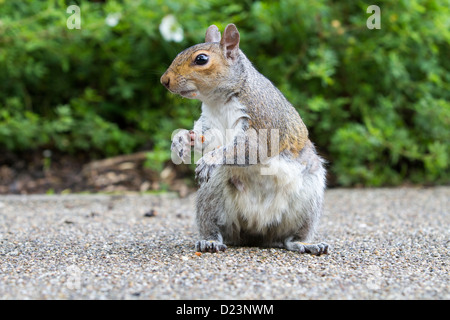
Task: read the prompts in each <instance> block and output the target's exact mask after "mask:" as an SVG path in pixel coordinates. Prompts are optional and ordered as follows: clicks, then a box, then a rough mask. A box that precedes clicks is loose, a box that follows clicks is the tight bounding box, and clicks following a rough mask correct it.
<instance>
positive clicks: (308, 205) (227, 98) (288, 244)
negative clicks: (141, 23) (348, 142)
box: [161, 24, 329, 255]
mask: <svg viewBox="0 0 450 320" xmlns="http://www.w3.org/2000/svg"><path fill="white" fill-rule="evenodd" d="M239 41H240V35H239V32H238V30H237V28H236V26H235V25H234V24H229V25H228V26H227V27H226V28H225V30H224V33H223V37H221V34H220V32H219V29H218V28H217V26H215V25H212V26H210V27H209V28H208V29H207V31H206V37H205V43H200V44H197V45H194V46H192V47H190V48H188V49H186V50H184V51H183V52H181V53H180V54H178V55H177V56H176V58H175V59H174V61H173V62H172V64H171V65H170V67H169V68H168V69H167V71H166V72H165V73H164V74H163V76H162V77H161V83H162V84H163V85H164V86H165V87H166V88H167V89H168V90H169V91H171V92H172V93H175V94H179V95H180V96H182V97H186V98H190V99H199V100H200V101H202V114H201V116H200V118H199V120H198V121H197V122H196V123H195V126H194V128H193V130H190V131H188V130H181V131H180V132H178V133H177V134H176V135H175V136H174V137H173V139H172V141H173V142H172V152H173V154H174V155H175V157H178V158H179V159H181V160H183V161H185V160H186V159H188V158H189V159H190V156H191V150H192V147H193V146H198V145H199V144H200V146H201V147H200V148H202V149H203V150H202V152H203V157H201V158H200V159H199V160H198V162H197V167H196V178H197V180H198V182H199V185H200V187H199V190H198V192H197V200H196V222H197V225H198V228H199V233H200V236H201V239H200V240H199V241H197V242H196V245H195V247H196V250H197V251H201V252H218V251H225V250H226V249H227V244H228V245H235V246H261V247H280V248H285V249H287V250H292V251H298V252H300V253H310V254H314V255H320V254H324V253H328V248H329V246H328V244H326V243H323V242H321V243H315V244H311V243H305V242H306V241H310V240H311V239H312V237H313V235H314V231H315V228H316V226H317V224H318V222H319V219H320V216H321V214H322V204H323V198H324V190H325V169H324V167H323V160H322V159H321V158H320V157H319V156H318V155H317V153H316V150H315V148H314V146H313V144H312V143H311V141H310V140H309V139H308V130H307V129H306V126H305V124H304V123H303V121H302V119H301V117H300V115H299V114H298V112H297V111H296V110H295V108H294V107H293V106H292V105H291V104H290V103H289V102H288V101H287V99H286V98H285V97H284V96H283V94H282V93H281V92H280V91H279V90H278V89H277V88H276V87H275V86H274V85H273V84H272V83H271V82H270V81H269V80H268V79H267V78H266V77H264V76H263V75H262V74H260V73H259V72H258V71H257V70H256V69H255V68H254V67H253V66H252V64H251V62H250V61H249V60H248V58H247V57H246V56H245V55H244V53H243V52H242V51H241V50H240V49H239ZM211 132H212V133H211ZM230 132H231V133H230ZM263 133H264V134H267V136H266V137H263V138H260V136H263ZM269 133H270V134H269ZM208 135H209V136H208ZM227 135H228V136H227ZM225 136H227V137H228V139H224V137H225ZM255 137H256V138H255ZM199 140H201V141H200V142H199ZM204 140H207V141H209V142H210V143H205V141H204ZM264 151H267V153H268V154H270V156H263V155H265V153H264ZM264 169H265V170H266V172H265V173H264ZM271 173H272V174H271Z"/></svg>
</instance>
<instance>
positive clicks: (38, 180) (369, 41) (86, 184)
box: [0, 0, 450, 195]
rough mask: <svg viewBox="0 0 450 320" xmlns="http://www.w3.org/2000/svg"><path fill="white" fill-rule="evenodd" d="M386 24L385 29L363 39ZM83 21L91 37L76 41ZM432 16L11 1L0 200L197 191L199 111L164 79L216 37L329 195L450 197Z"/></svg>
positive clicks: (358, 4)
mask: <svg viewBox="0 0 450 320" xmlns="http://www.w3.org/2000/svg"><path fill="white" fill-rule="evenodd" d="M371 4H375V5H378V6H379V7H380V9H381V29H369V28H367V26H366V22H367V19H368V18H369V17H370V16H371V13H367V12H366V10H367V7H368V6H369V5H371ZM70 5H77V6H78V7H79V8H80V12H79V18H80V19H81V24H80V27H81V29H76V28H74V29H70V28H69V27H68V26H70V25H73V21H74V20H73V19H74V17H75V18H76V16H73V14H74V11H69V13H68V12H66V10H67V8H68V6H70ZM449 7H450V6H449V2H448V1H447V0H441V1H439V0H435V1H432V0H430V1H426V0H424V1H406V0H405V1H377V2H376V3H367V2H363V1H331V0H322V1H293V0H285V1H250V0H248V1H239V2H236V3H233V2H231V1H228V0H213V1H191V0H179V1H172V0H163V1H158V0H155V1H144V0H122V1H112V0H105V1H63V0H60V1H56V0H55V1H31V0H22V1H7V0H0V193H1V194H8V193H49V194H51V193H72V192H123V191H140V192H158V191H167V190H175V191H178V192H180V194H181V195H185V194H187V193H188V192H189V191H190V190H193V189H195V183H194V181H193V177H194V175H193V168H194V167H193V165H190V166H188V165H181V166H175V165H173V164H172V163H171V161H170V144H171V140H170V138H171V134H172V132H173V130H175V129H177V128H188V129H189V128H192V126H193V122H194V120H196V119H197V118H198V117H199V115H200V105H201V103H200V102H199V101H196V100H187V99H182V98H181V97H179V96H175V95H173V94H170V93H169V92H168V91H167V90H166V89H165V88H164V87H163V86H162V85H160V83H159V78H160V76H161V75H162V74H163V72H164V71H165V70H166V68H167V67H168V66H169V65H170V63H171V61H172V60H173V58H174V57H175V56H176V54H177V53H179V52H180V51H182V50H183V49H185V48H186V47H189V46H191V45H194V44H196V43H199V42H203V41H204V34H205V31H206V28H207V27H208V26H209V25H211V24H216V25H217V26H218V27H219V29H220V30H221V31H223V29H224V27H225V26H226V25H227V24H228V23H234V24H236V25H237V27H238V29H239V31H240V34H241V43H240V48H241V49H242V50H243V51H244V52H245V53H246V55H247V56H248V57H249V59H250V60H251V61H252V62H253V64H254V65H255V67H256V68H257V69H258V70H259V71H260V72H261V73H262V74H264V75H265V76H266V77H268V78H269V79H270V80H271V81H272V82H273V83H274V84H275V85H276V86H277V87H278V88H279V89H280V90H281V91H282V92H283V93H284V94H285V95H286V97H287V98H288V100H290V102H291V103H292V104H293V105H294V106H295V107H296V108H297V109H298V111H299V113H300V115H301V116H302V118H303V120H304V122H305V123H306V125H307V126H308V128H309V132H310V138H311V140H312V141H313V142H314V143H315V144H316V146H317V149H318V151H319V153H320V154H321V155H322V156H323V157H324V158H325V159H326V160H327V161H328V165H327V167H328V171H329V174H328V184H329V186H330V187H380V186H404V185H421V186H423V185H426V186H429V185H439V184H449V182H450V170H449V162H450V147H449V141H450V130H449V128H450V11H449V10H450V9H449Z"/></svg>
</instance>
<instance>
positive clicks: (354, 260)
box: [0, 187, 450, 300]
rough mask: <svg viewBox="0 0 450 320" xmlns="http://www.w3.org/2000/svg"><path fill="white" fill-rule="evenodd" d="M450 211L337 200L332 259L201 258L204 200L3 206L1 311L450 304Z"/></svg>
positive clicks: (245, 252)
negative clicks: (51, 306) (123, 304)
mask: <svg viewBox="0 0 450 320" xmlns="http://www.w3.org/2000/svg"><path fill="white" fill-rule="evenodd" d="M449 202H450V187H439V188H429V189H419V188H401V189H356V190H351V189H348V190H346V189H332V190H329V191H327V194H326V205H325V211H324V216H323V218H322V222H321V226H320V228H319V232H318V235H317V240H320V241H326V242H328V243H329V244H330V245H332V247H333V248H332V250H331V251H330V253H329V254H328V255H323V256H319V257H316V256H310V255H301V254H297V253H294V252H288V251H285V250H282V249H264V248H250V247H229V248H228V250H227V251H226V252H224V253H218V254H210V253H204V254H202V255H201V256H197V255H196V254H195V252H194V248H193V244H194V241H195V239H196V238H197V236H196V234H197V233H196V228H195V225H194V212H193V207H194V206H193V205H194V196H190V197H188V198H184V199H178V198H176V197H174V196H173V195H170V194H168V195H164V196H150V195H125V196H108V195H65V196H59V195H54V196H0V271H1V272H0V299H277V300H278V299H433V300H434V299H450V290H449V222H450V215H449V211H450V203H449ZM152 210H153V211H152ZM151 213H154V215H153V216H151V215H152V214H151ZM146 215H147V216H146Z"/></svg>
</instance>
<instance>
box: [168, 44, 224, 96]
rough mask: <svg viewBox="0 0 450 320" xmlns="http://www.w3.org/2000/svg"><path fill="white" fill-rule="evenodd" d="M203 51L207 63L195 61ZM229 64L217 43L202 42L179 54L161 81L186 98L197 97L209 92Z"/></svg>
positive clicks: (214, 87)
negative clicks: (207, 59)
mask: <svg viewBox="0 0 450 320" xmlns="http://www.w3.org/2000/svg"><path fill="white" fill-rule="evenodd" d="M200 54H206V55H207V56H208V57H209V61H208V62H207V63H206V64H205V65H197V64H195V58H196V57H197V56H198V55H200ZM227 65H228V61H227V60H226V59H225V56H224V53H223V52H222V50H221V48H220V45H219V44H218V43H201V44H198V45H195V46H192V47H190V48H188V49H186V50H184V51H183V52H181V53H180V54H178V55H177V56H176V58H175V59H174V61H173V62H172V64H171V65H170V67H169V68H168V69H167V71H166V72H165V73H164V74H163V75H162V77H161V83H162V84H163V85H164V86H165V87H166V88H167V89H169V90H170V91H171V92H173V93H177V94H180V95H182V96H185V97H187V98H197V94H201V95H204V96H207V95H208V94H209V93H210V92H212V91H214V90H215V89H217V88H218V87H220V84H221V83H222V82H223V80H224V78H226V77H227V75H228V68H227ZM186 93H187V95H186Z"/></svg>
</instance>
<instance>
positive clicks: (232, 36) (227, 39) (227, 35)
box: [220, 23, 240, 60]
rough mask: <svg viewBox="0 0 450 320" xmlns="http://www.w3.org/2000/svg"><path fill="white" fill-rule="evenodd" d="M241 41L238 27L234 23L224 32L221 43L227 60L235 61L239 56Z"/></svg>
mask: <svg viewBox="0 0 450 320" xmlns="http://www.w3.org/2000/svg"><path fill="white" fill-rule="evenodd" d="M239 39H240V38H239V32H238V30H237V28H236V26H235V25H234V24H232V23H230V24H229V25H227V27H226V28H225V31H224V32H223V38H222V40H221V41H220V45H221V46H222V48H223V49H224V50H225V53H226V57H227V58H230V59H232V60H234V59H236V58H237V56H238V55H239Z"/></svg>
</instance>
